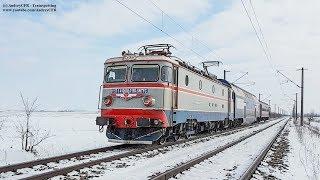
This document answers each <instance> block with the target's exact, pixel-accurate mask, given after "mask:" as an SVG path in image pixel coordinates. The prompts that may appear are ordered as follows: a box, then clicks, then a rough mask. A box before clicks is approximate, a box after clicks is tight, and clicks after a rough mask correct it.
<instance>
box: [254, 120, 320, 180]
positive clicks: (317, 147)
mask: <svg viewBox="0 0 320 180" xmlns="http://www.w3.org/2000/svg"><path fill="white" fill-rule="evenodd" d="M285 131H287V132H288V135H287V137H286V139H287V140H288V145H289V150H288V151H287V152H286V153H285V154H284V157H283V159H282V160H283V163H282V164H281V165H280V166H279V165H278V166H268V162H270V159H271V158H270V157H271V155H272V154H273V153H274V152H273V151H270V152H269V153H268V154H267V156H266V158H265V160H264V164H263V165H262V166H261V167H259V171H260V173H258V174H260V175H261V174H270V175H272V176H274V177H275V178H278V179H288V180H291V179H312V180H318V179H320V136H319V134H317V133H314V132H313V131H310V129H309V128H308V127H307V125H305V126H303V127H301V126H300V125H295V124H294V123H293V122H290V123H289V125H288V126H287V127H286V129H285ZM256 178H257V179H263V178H262V177H261V176H259V175H256Z"/></svg>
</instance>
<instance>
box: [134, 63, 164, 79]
mask: <svg viewBox="0 0 320 180" xmlns="http://www.w3.org/2000/svg"><path fill="white" fill-rule="evenodd" d="M158 79H159V66H158V65H133V66H132V81H136V82H156V81H158Z"/></svg>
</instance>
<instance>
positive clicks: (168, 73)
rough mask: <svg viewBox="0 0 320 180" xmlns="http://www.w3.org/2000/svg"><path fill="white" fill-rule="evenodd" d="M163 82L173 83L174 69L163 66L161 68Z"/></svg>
mask: <svg viewBox="0 0 320 180" xmlns="http://www.w3.org/2000/svg"><path fill="white" fill-rule="evenodd" d="M161 80H162V81H163V82H169V83H171V82H172V68H171V67H169V66H162V68H161Z"/></svg>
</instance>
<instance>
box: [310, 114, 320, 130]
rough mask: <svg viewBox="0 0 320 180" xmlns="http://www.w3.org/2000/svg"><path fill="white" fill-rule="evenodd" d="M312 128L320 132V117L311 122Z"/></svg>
mask: <svg viewBox="0 0 320 180" xmlns="http://www.w3.org/2000/svg"><path fill="white" fill-rule="evenodd" d="M310 125H311V126H312V127H315V128H316V129H317V130H318V131H319V132H320V117H316V118H315V119H314V120H313V121H311V122H310Z"/></svg>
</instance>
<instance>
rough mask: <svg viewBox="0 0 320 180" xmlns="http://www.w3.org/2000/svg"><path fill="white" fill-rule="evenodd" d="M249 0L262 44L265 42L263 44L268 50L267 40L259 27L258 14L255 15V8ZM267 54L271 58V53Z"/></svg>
mask: <svg viewBox="0 0 320 180" xmlns="http://www.w3.org/2000/svg"><path fill="white" fill-rule="evenodd" d="M249 2H250V6H251V9H252V11H253V15H254V18H255V19H256V21H257V25H258V27H259V31H260V33H261V36H262V39H263V41H264V44H265V46H266V49H267V50H268V51H269V48H268V44H267V41H266V39H265V37H264V34H263V31H262V28H261V25H260V22H259V19H258V16H257V14H256V11H255V9H254V6H253V4H252V1H251V0H249ZM269 52H270V51H269ZM269 56H270V58H271V54H270V53H269Z"/></svg>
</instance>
